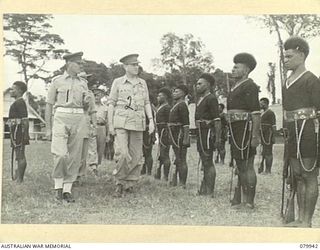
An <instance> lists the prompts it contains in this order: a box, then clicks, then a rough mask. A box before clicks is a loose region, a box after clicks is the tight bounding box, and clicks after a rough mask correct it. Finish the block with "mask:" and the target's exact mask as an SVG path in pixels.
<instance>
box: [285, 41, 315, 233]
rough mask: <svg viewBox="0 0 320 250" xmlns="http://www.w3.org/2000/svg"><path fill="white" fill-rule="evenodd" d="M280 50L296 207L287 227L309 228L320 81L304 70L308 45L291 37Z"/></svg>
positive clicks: (313, 189) (312, 198) (312, 210)
mask: <svg viewBox="0 0 320 250" xmlns="http://www.w3.org/2000/svg"><path fill="white" fill-rule="evenodd" d="M284 49H285V55H284V66H285V68H286V69H287V70H288V71H291V74H290V75H289V77H288V78H287V81H286V84H285V86H284V87H283V98H284V99H283V108H284V118H285V126H286V128H287V130H288V134H289V138H288V155H289V165H290V167H291V168H292V170H293V177H294V180H295V181H294V182H295V183H296V187H295V188H296V190H297V199H298V208H299V213H298V219H297V220H296V221H294V222H292V223H290V224H289V226H293V227H311V222H312V216H313V213H314V210H315V206H316V203H317V199H318V192H319V190H318V180H317V176H318V174H319V120H318V119H319V111H320V98H319V97H320V81H319V79H318V78H317V77H316V76H315V75H314V74H313V73H311V72H310V71H308V70H307V69H306V67H305V60H306V58H307V56H308V54H309V45H308V43H307V42H306V41H305V40H304V39H302V38H300V37H291V38H289V39H288V40H286V42H285V43H284ZM285 177H287V176H285Z"/></svg>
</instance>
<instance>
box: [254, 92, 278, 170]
mask: <svg viewBox="0 0 320 250" xmlns="http://www.w3.org/2000/svg"><path fill="white" fill-rule="evenodd" d="M260 107H261V109H262V110H263V111H262V113H261V129H260V134H261V145H262V160H261V163H260V167H259V169H258V173H259V174H260V173H262V172H263V171H264V162H265V163H266V170H265V172H266V173H267V174H271V167H272V162H273V154H272V146H273V144H274V134H275V131H276V115H275V114H274V112H273V111H272V110H271V109H269V99H268V98H261V99H260Z"/></svg>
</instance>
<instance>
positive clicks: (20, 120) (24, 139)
mask: <svg viewBox="0 0 320 250" xmlns="http://www.w3.org/2000/svg"><path fill="white" fill-rule="evenodd" d="M26 91H27V85H26V84H25V83H24V82H20V81H17V82H14V83H13V85H12V88H11V90H10V95H11V97H13V98H14V99H15V101H14V103H12V104H11V106H10V109H9V121H8V122H9V128H10V139H11V147H13V150H15V155H16V159H14V160H16V161H17V162H18V168H17V170H16V171H17V172H16V175H15V176H16V178H17V179H16V180H17V182H18V183H21V182H23V177H24V173H25V171H26V168H27V160H26V155H25V145H29V120H28V110H27V105H26V103H25V101H24V100H23V98H22V96H23V94H24V93H25V92H26Z"/></svg>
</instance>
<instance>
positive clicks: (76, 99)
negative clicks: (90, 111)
mask: <svg viewBox="0 0 320 250" xmlns="http://www.w3.org/2000/svg"><path fill="white" fill-rule="evenodd" d="M86 92H87V91H86V89H85V88H84V87H83V86H82V85H80V84H75V85H74V86H73V88H72V96H73V100H72V102H73V103H74V104H76V105H77V106H79V107H82V106H83V97H84V94H85V93H86Z"/></svg>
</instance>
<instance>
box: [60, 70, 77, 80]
mask: <svg viewBox="0 0 320 250" xmlns="http://www.w3.org/2000/svg"><path fill="white" fill-rule="evenodd" d="M63 76H64V78H65V79H67V78H77V79H80V77H79V76H77V75H76V76H75V77H72V76H71V75H69V74H68V72H67V71H65V72H64V73H63Z"/></svg>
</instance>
